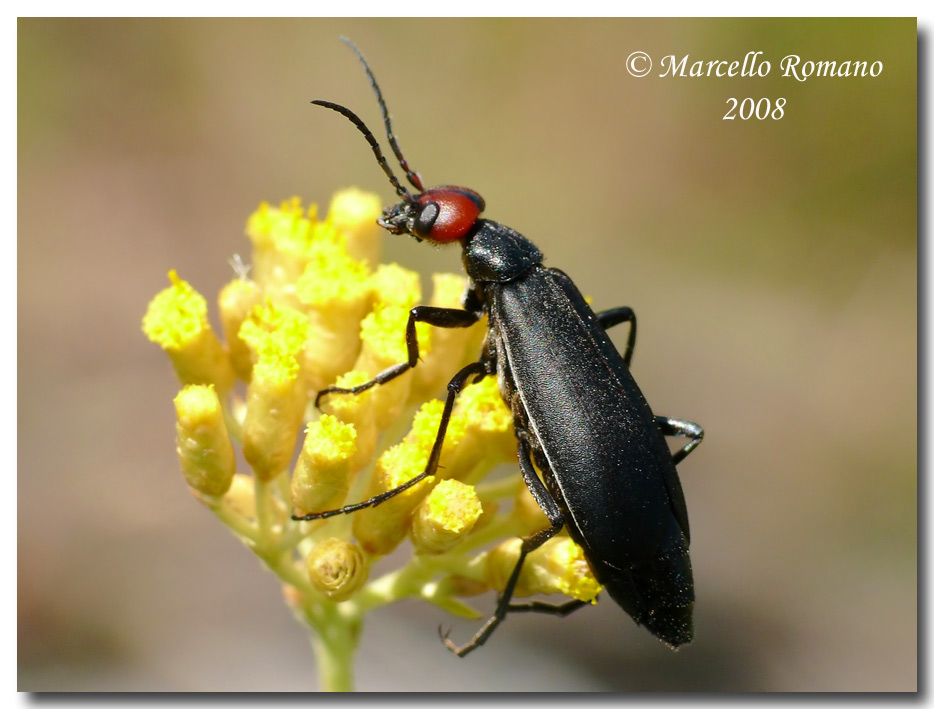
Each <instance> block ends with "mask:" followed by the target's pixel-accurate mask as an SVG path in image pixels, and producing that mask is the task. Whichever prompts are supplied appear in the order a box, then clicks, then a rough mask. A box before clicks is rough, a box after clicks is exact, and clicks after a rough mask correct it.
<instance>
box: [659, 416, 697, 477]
mask: <svg viewBox="0 0 934 709" xmlns="http://www.w3.org/2000/svg"><path fill="white" fill-rule="evenodd" d="M655 422H656V423H657V424H658V425H659V428H661V429H662V433H663V434H664V435H666V436H684V437H685V438H690V439H691V442H690V443H688V444H687V445H686V446H685V447H684V448H682V449H681V450H679V451H676V452H675V453H673V454H672V456H671V462H672V463H674V464H675V465H677V464H678V463H680V462H681V461H682V460H684V459H685V458H687V455H688V453H690V452H691V451H692V450H694V449H695V448H697V446H699V445H700V443H701V441H703V440H704V429H702V428H701V427H700V426H698V425H697V424H696V423H692V422H691V421H685V420H684V419H671V418H668V417H667V416H656V417H655Z"/></svg>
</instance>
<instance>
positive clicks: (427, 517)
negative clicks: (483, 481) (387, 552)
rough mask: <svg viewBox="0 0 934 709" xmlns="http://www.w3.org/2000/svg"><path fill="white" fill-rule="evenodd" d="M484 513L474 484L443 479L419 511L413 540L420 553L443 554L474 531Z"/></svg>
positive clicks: (414, 522) (420, 506)
mask: <svg viewBox="0 0 934 709" xmlns="http://www.w3.org/2000/svg"><path fill="white" fill-rule="evenodd" d="M482 512H483V508H482V507H481V505H480V499H479V498H478V497H477V492H476V491H475V490H474V489H473V487H472V486H471V485H465V484H464V483H462V482H458V481H457V480H442V481H441V482H439V483H438V484H437V486H435V489H434V490H432V491H431V492H430V493H429V495H428V497H426V498H425V499H424V500H422V502H421V503H420V504H419V505H418V508H417V509H416V510H415V515H414V517H413V519H412V531H411V534H412V542H413V544H414V545H415V548H416V549H417V550H418V551H420V552H423V553H426V554H442V553H444V552H446V551H449V550H450V549H452V548H453V547H455V546H456V545H457V544H458V543H460V541H461V540H462V539H463V538H464V537H466V536H467V535H468V534H470V532H471V530H472V529H473V527H474V525H475V524H476V522H477V520H478V519H479V518H480V515H481V513H482Z"/></svg>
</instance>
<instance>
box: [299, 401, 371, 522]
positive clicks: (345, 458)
mask: <svg viewBox="0 0 934 709" xmlns="http://www.w3.org/2000/svg"><path fill="white" fill-rule="evenodd" d="M356 441H357V432H356V431H355V430H354V427H353V426H351V425H350V424H345V423H341V422H340V421H339V420H337V419H336V418H334V417H333V416H328V415H324V416H322V417H321V418H320V419H319V420H317V421H315V422H314V423H312V424H310V425H309V426H308V428H307V429H306V433H305V442H304V444H303V445H302V452H301V453H300V454H299V456H298V462H297V463H296V465H295V472H294V473H293V475H292V506H293V508H294V510H295V514H296V515H305V514H308V513H310V512H323V511H325V510H331V509H335V508H337V507H340V506H341V504H342V503H343V502H344V498H345V497H346V496H347V490H348V489H349V486H350V475H351V473H352V472H353V468H352V467H351V463H352V461H353V456H354V454H355V453H356V452H357V442H356Z"/></svg>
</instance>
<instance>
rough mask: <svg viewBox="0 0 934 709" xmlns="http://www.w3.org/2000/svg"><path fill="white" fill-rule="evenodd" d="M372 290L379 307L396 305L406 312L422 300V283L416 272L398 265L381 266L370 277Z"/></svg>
mask: <svg viewBox="0 0 934 709" xmlns="http://www.w3.org/2000/svg"><path fill="white" fill-rule="evenodd" d="M370 289H371V290H372V291H373V298H374V300H375V302H376V305H377V306H387V305H396V306H398V307H400V308H402V309H403V310H405V311H406V315H408V311H409V310H411V309H412V308H413V307H414V306H416V305H419V304H420V303H421V300H422V282H421V278H420V277H419V275H418V273H417V272H416V271H411V270H409V269H407V268H403V267H402V266H400V265H399V264H397V263H384V264H380V265H379V267H378V268H377V269H376V271H375V272H374V273H373V275H372V276H370Z"/></svg>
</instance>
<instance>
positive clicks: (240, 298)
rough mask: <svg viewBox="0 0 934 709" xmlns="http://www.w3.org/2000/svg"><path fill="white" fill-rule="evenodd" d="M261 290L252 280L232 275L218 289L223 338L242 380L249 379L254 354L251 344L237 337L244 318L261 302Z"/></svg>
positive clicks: (232, 362)
mask: <svg viewBox="0 0 934 709" xmlns="http://www.w3.org/2000/svg"><path fill="white" fill-rule="evenodd" d="M261 300H262V293H261V292H260V289H259V286H257V285H256V282H255V281H250V280H247V279H243V278H235V279H234V280H232V281H230V283H228V284H227V285H226V286H224V287H223V288H222V289H221V292H220V295H219V296H218V298H217V301H218V307H219V309H220V314H221V326H222V327H223V330H224V339H225V340H226V341H227V349H228V351H229V353H230V362H231V364H233V368H234V370H235V371H236V372H237V376H238V377H240V378H241V379H242V380H243V381H245V382H248V381H250V373H251V372H252V370H253V355H252V353H251V351H250V347H249V346H248V345H247V343H246V342H244V340H243V339H241V337H240V326H241V325H243V322H244V321H245V320H246V319H247V317H248V316H249V314H250V312H251V311H252V310H253V308H254V307H255V306H257V305H259V304H260V302H261Z"/></svg>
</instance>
